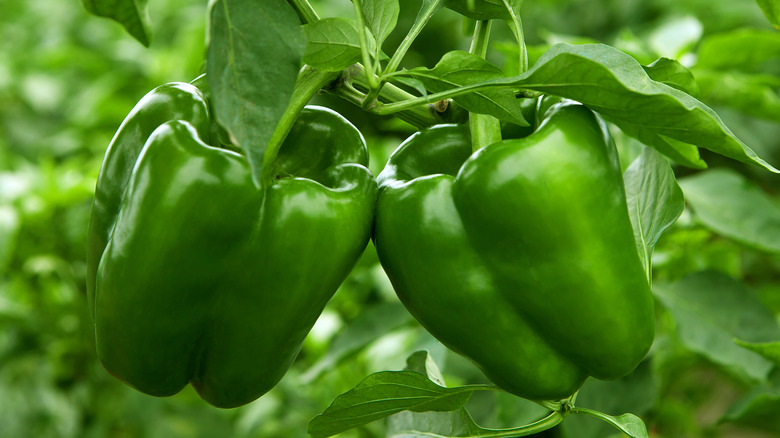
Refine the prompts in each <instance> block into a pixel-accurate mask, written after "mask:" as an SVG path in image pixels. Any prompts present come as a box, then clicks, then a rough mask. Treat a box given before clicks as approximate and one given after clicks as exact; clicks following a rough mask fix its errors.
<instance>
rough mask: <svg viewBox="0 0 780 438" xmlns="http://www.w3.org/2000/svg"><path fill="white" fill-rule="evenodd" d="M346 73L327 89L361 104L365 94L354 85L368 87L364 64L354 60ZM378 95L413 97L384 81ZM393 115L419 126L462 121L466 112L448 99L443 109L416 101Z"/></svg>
mask: <svg viewBox="0 0 780 438" xmlns="http://www.w3.org/2000/svg"><path fill="white" fill-rule="evenodd" d="M345 73H347V74H348V75H349V77H348V78H346V80H344V81H343V83H342V84H341V85H339V86H337V87H335V88H332V89H330V90H328V92H330V93H333V94H336V95H338V96H339V97H341V98H343V99H346V100H348V101H350V102H352V103H354V104H356V105H361V103H362V102H363V101H364V100H365V94H364V93H363V92H361V91H359V90H358V89H356V88H355V87H354V86H357V87H359V88H361V89H363V90H368V88H369V87H368V82H367V81H366V76H365V74H364V73H363V66H362V65H360V64H355V65H353V66H352V67H350V68H349V69H347V70H345ZM353 85H354V86H353ZM379 99H380V100H383V101H385V102H403V101H407V100H410V99H415V96H413V95H412V94H409V93H407V92H406V91H404V90H402V89H401V88H398V87H396V86H395V85H393V84H385V86H384V87H382V89H381V91H380V93H379ZM379 105H382V104H381V103H380V104H379ZM368 111H369V112H371V113H374V114H376V112H375V111H374V107H370V108H368ZM396 117H398V118H399V119H401V120H403V121H405V122H407V123H409V124H410V125H412V126H414V127H415V128H418V129H420V128H424V127H426V126H430V125H435V124H437V123H464V122H465V121H466V118H467V117H468V113H467V112H466V111H465V110H464V109H463V108H461V107H460V106H459V105H457V104H454V103H451V102H450V103H449V105H447V107H446V108H445V109H438V108H435V107H434V106H433V105H416V106H413V107H410V108H408V109H405V110H403V111H401V112H398V113H397V114H396Z"/></svg>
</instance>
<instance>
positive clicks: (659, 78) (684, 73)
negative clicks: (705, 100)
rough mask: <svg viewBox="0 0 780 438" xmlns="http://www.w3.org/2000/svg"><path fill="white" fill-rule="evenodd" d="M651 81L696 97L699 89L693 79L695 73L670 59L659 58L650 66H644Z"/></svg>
mask: <svg viewBox="0 0 780 438" xmlns="http://www.w3.org/2000/svg"><path fill="white" fill-rule="evenodd" d="M642 68H644V69H645V72H647V75H648V76H650V79H652V80H654V81H656V82H660V83H662V84H666V85H668V86H670V87H673V88H676V89H678V90H680V91H682V92H685V93H688V94H690V95H691V96H694V97H696V96H697V95H698V94H699V87H698V85H697V84H696V80H695V79H694V78H693V73H691V71H690V70H688V69H687V68H685V66H684V65H682V64H680V63H679V62H677V61H675V60H673V59H669V58H658V59H657V60H655V62H653V63H652V64H650V65H647V66H642Z"/></svg>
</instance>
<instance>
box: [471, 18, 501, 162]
mask: <svg viewBox="0 0 780 438" xmlns="http://www.w3.org/2000/svg"><path fill="white" fill-rule="evenodd" d="M490 28H491V22H490V21H488V20H482V21H477V23H476V25H475V26H474V38H473V39H472V40H471V49H469V51H470V52H471V53H473V54H475V55H477V56H479V57H480V58H483V59H484V58H485V55H487V47H488V40H489V39H490ZM469 130H470V131H471V150H472V151H473V152H476V151H478V150H480V149H482V148H483V147H485V146H487V145H489V144H493V143H497V142H499V141H501V123H500V122H499V121H498V119H497V118H495V117H493V116H490V115H486V114H477V113H470V114H469Z"/></svg>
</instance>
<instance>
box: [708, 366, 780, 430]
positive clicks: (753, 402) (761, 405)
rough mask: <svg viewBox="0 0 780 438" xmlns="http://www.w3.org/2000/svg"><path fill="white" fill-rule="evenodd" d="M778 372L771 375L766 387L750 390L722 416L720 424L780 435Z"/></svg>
mask: <svg viewBox="0 0 780 438" xmlns="http://www.w3.org/2000/svg"><path fill="white" fill-rule="evenodd" d="M778 412H780V371H775V372H774V373H772V376H771V382H770V385H768V386H763V385H762V386H758V387H755V388H753V389H751V390H750V391H749V392H748V393H747V394H745V396H744V397H742V398H741V399H739V400H737V401H736V403H734V404H733V405H731V406H730V407H729V409H728V410H727V411H726V413H725V414H723V417H721V419H720V422H732V423H737V424H741V425H745V426H749V427H754V428H758V429H763V430H766V431H769V432H772V433H773V436H776V435H777V434H780V415H777V413H778Z"/></svg>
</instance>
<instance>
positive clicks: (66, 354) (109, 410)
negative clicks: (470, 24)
mask: <svg viewBox="0 0 780 438" xmlns="http://www.w3.org/2000/svg"><path fill="white" fill-rule="evenodd" d="M150 3H151V4H150V15H151V17H152V22H153V33H154V37H153V38H154V40H153V43H152V45H151V48H149V49H145V48H143V47H142V46H141V45H140V44H138V43H137V42H136V41H135V40H133V39H132V38H131V37H130V36H128V35H126V34H125V33H124V32H123V30H122V29H121V27H120V26H119V25H117V24H115V23H113V22H110V21H108V20H105V19H99V18H96V17H92V16H89V15H88V14H87V13H86V12H85V11H84V10H83V8H82V6H81V4H80V3H79V2H78V1H77V0H68V1H54V0H39V1H35V2H11V1H5V2H0V17H3V20H2V21H3V23H2V25H0V437H218V436H219V437H223V436H234V437H304V436H305V435H306V434H305V431H306V425H307V423H308V421H309V420H310V419H311V418H312V417H313V416H314V415H316V414H318V413H319V412H321V411H322V410H324V408H326V407H327V406H328V404H329V403H330V401H331V400H332V399H333V398H334V397H335V396H336V395H338V394H340V393H342V392H344V391H346V390H348V389H349V388H351V387H352V386H354V385H355V384H356V383H357V382H358V381H359V380H361V379H362V378H363V377H365V376H366V375H368V374H369V373H371V372H375V371H379V370H392V369H401V368H403V366H404V363H405V359H406V357H407V356H408V355H409V354H411V353H412V352H414V351H417V350H420V349H427V350H429V351H430V352H431V353H432V354H433V356H434V357H435V358H436V360H437V362H438V364H439V366H440V367H441V368H442V369H443V372H444V374H445V377H446V378H447V380H448V383H450V384H453V385H454V384H460V383H475V382H484V381H485V378H484V377H483V376H482V375H481V374H480V373H479V371H477V370H476V369H475V368H474V366H473V365H471V364H470V363H469V362H468V361H467V360H465V359H463V358H460V357H458V356H456V355H454V354H451V353H449V352H448V351H447V350H446V349H445V348H444V347H443V346H441V345H440V344H439V343H438V342H436V341H435V340H434V339H433V338H431V337H430V336H429V335H428V334H426V333H425V332H424V331H423V330H422V329H421V328H420V327H419V325H417V323H416V322H414V321H413V319H411V317H410V316H409V315H408V313H407V312H406V311H405V310H404V309H403V307H402V306H401V305H400V304H399V303H398V301H397V299H396V298H395V295H394V293H393V291H392V288H391V286H390V284H389V281H388V280H387V278H386V276H385V275H384V273H383V271H382V269H381V267H380V266H379V264H378V262H377V258H376V254H375V252H374V250H373V247H371V246H370V245H369V248H368V249H367V250H366V253H365V255H364V257H363V259H362V260H361V261H360V263H359V264H358V266H357V267H356V268H355V269H354V271H353V272H352V274H351V275H350V276H349V278H348V279H347V280H346V281H345V282H344V284H343V285H342V286H341V288H340V289H339V291H338V293H337V294H336V296H335V297H334V299H333V300H332V301H331V303H330V304H329V305H328V308H327V309H326V311H325V313H324V314H323V316H322V317H321V319H320V320H319V321H318V323H317V325H316V326H315V329H314V330H313V331H312V333H311V335H310V336H309V338H308V339H307V341H306V343H305V345H304V348H303V351H302V352H301V355H300V357H299V358H298V360H297V361H296V363H295V365H294V367H293V368H292V369H291V370H290V372H289V373H288V374H287V376H286V377H285V378H284V379H283V380H282V382H281V383H280V384H279V385H278V386H277V387H276V388H275V389H274V390H272V391H271V392H270V393H268V394H267V395H265V396H264V397H262V398H261V399H259V400H257V401H256V402H254V403H251V404H249V405H247V406H245V407H242V408H238V409H234V410H218V409H215V408H212V407H210V406H208V405H206V404H205V403H204V402H202V401H201V400H200V399H199V398H198V396H197V395H196V394H195V393H194V391H192V390H191V389H187V390H185V391H183V392H182V393H181V394H179V395H177V396H175V397H172V398H167V399H158V398H153V397H149V396H146V395H143V394H140V393H138V392H136V391H134V390H132V389H131V388H129V387H127V386H125V385H123V384H122V383H120V382H118V381H117V380H115V379H114V378H112V377H111V376H109V375H108V374H107V373H106V372H105V371H104V370H103V368H102V367H101V366H100V364H99V361H98V360H97V357H96V355H95V353H94V342H93V333H92V323H91V320H90V317H89V315H88V310H87V309H88V307H87V304H86V301H85V300H86V298H85V271H86V270H85V261H84V258H85V252H86V249H85V246H86V230H87V222H88V219H89V212H90V207H91V197H92V194H93V190H94V184H95V180H96V178H97V173H98V170H99V168H100V162H101V159H102V154H103V152H104V151H105V147H106V145H107V144H108V142H109V140H110V139H111V136H112V135H113V132H114V131H115V129H116V128H117V127H118V126H119V124H120V123H121V121H122V119H123V118H124V116H125V115H126V114H127V113H128V112H129V111H130V109H131V108H132V107H133V105H134V104H135V102H137V101H138V100H139V99H140V98H141V97H142V96H143V95H144V94H145V93H146V92H147V91H149V90H150V89H152V88H153V87H155V86H157V85H159V84H162V83H165V82H169V81H189V80H191V79H192V78H194V77H195V76H197V75H198V74H199V73H200V72H201V70H202V67H203V66H202V63H203V52H204V41H205V37H204V36H205V21H206V20H205V18H206V3H207V2H206V1H198V2H195V1H185V0H167V1H160V2H150ZM312 3H313V5H314V6H315V8H316V9H317V10H318V11H319V12H320V15H321V16H346V17H351V16H352V6H351V4H350V3H349V2H348V1H346V0H318V1H312ZM419 3H420V2H419V0H401V7H402V11H401V14H402V15H401V19H400V21H399V26H398V28H397V30H396V31H395V32H394V33H393V35H392V36H391V37H390V39H389V40H388V42H387V45H386V47H385V51H387V52H391V51H392V50H393V49H394V46H395V45H397V44H398V43H399V42H400V40H401V39H402V37H403V34H404V32H405V30H406V29H408V27H409V26H410V25H411V22H412V21H413V19H414V16H415V14H416V11H417V8H418V7H419ZM523 13H524V23H525V29H526V37H527V39H528V41H529V43H530V44H531V46H532V50H531V57H532V59H533V58H535V57H538V55H539V54H540V53H542V52H543V50H545V48H546V47H548V46H549V45H550V44H553V43H556V42H560V41H566V42H572V43H578V42H590V41H599V42H605V43H608V44H612V45H614V46H616V47H618V48H620V49H621V50H624V51H626V52H627V53H630V54H631V55H633V56H635V57H636V58H637V59H638V60H639V61H640V62H642V63H643V64H648V63H650V62H652V61H653V60H655V59H657V58H658V57H660V56H666V57H670V58H675V59H679V60H680V61H681V62H683V63H684V64H686V65H687V66H689V67H690V68H691V69H692V71H693V73H694V75H695V76H696V78H697V81H698V84H699V88H700V90H701V92H700V93H701V94H700V96H699V97H700V99H702V100H703V101H704V102H705V103H707V104H708V105H711V106H712V107H714V108H715V109H716V110H717V111H718V112H719V114H721V116H722V117H723V118H724V120H725V121H726V123H727V124H728V126H730V127H731V129H732V130H733V131H734V132H735V133H736V134H737V135H738V136H740V138H742V139H743V140H744V141H745V142H746V143H748V144H749V145H750V146H751V147H752V148H754V149H755V150H756V151H757V152H759V154H760V155H762V156H763V157H764V158H765V159H767V160H768V161H770V162H771V163H773V164H775V165H776V166H777V165H778V164H780V124H779V122H780V97H778V94H777V92H778V90H779V89H780V76H778V74H780V36H778V32H777V31H774V30H772V29H771V27H770V26H769V24H768V22H767V20H766V18H765V17H764V16H763V15H762V13H761V10H760V9H759V8H758V6H756V4H755V3H754V2H752V1H741V2H734V1H728V0H599V1H595V0H527V1H526V5H525V6H524V11H523ZM465 28H466V27H465V26H464V21H463V20H462V19H461V18H460V17H459V16H457V15H456V14H454V13H451V12H449V11H442V12H441V13H439V14H438V15H437V16H436V17H435V18H434V19H433V20H432V22H431V24H430V25H429V26H428V27H427V28H426V30H425V31H424V34H423V35H422V36H421V37H420V38H419V39H418V42H417V43H416V44H415V45H414V46H413V50H412V51H411V52H410V53H409V56H408V57H407V58H406V60H405V63H404V65H406V66H408V67H412V66H417V65H426V66H432V65H433V64H434V63H435V62H436V61H437V60H438V59H439V57H440V56H441V55H442V54H443V53H444V52H446V51H448V50H452V49H465V48H467V47H468V43H469V37H468V35H467V34H468V32H464V29H465ZM493 42H494V46H493V50H492V51H491V52H490V54H489V58H490V59H491V61H493V62H495V63H496V64H498V65H500V66H502V67H503V68H505V69H506V71H507V72H510V73H511V72H512V71H514V70H515V69H516V68H517V66H516V65H512V60H514V58H515V57H514V56H507V55H511V54H512V53H513V51H514V50H516V47H515V46H514V45H513V43H512V37H511V34H510V33H509V31H508V29H506V28H503V26H498V27H497V28H496V31H495V34H494V38H493ZM748 49H750V50H748ZM317 100H318V103H320V104H324V105H327V106H330V107H333V108H335V109H337V110H339V111H341V112H342V113H343V114H345V115H346V116H347V117H348V118H349V119H350V120H352V121H353V122H354V123H355V124H356V125H357V126H358V127H359V128H360V129H361V130H362V131H363V132H364V134H365V135H366V138H367V141H368V143H369V146H370V149H371V168H372V170H373V171H374V172H375V173H378V172H379V171H380V170H381V168H382V166H383V164H384V162H385V160H386V159H387V157H388V155H389V154H390V152H392V150H393V149H394V148H395V147H396V146H397V145H398V144H399V143H400V142H401V141H402V140H403V138H404V137H405V136H407V135H408V134H410V133H411V132H412V128H411V127H410V126H408V125H406V124H404V123H403V122H400V121H397V120H395V119H393V118H380V117H376V116H372V115H369V114H366V113H363V112H361V111H360V110H359V109H357V108H356V107H354V106H352V105H351V104H349V103H346V102H344V101H341V100H339V99H337V98H335V97H332V96H320V97H318V98H317ZM613 128H614V127H613ZM613 132H614V133H615V135H616V139H617V142H618V146H619V148H620V151H621V154H622V155H621V158H622V161H624V162H625V164H626V165H627V164H628V163H630V158H631V157H633V156H635V155H636V153H637V151H638V150H639V149H640V148H641V147H642V146H641V145H638V144H636V142H635V141H633V140H630V139H628V138H626V137H625V136H623V135H621V134H620V132H619V131H618V130H617V129H613ZM702 152H703V153H704V152H705V151H702ZM704 158H705V159H706V160H707V161H708V162H709V163H710V164H711V166H712V167H717V168H718V170H717V171H714V170H711V171H706V172H703V173H699V174H696V175H694V174H692V173H691V172H690V171H689V170H687V169H683V168H675V171H676V172H677V174H678V177H680V181H681V185H682V186H683V189H684V190H685V194H686V198H687V199H688V206H689V207H690V208H689V209H687V210H686V213H685V214H684V215H683V217H682V218H681V220H680V221H679V222H678V224H676V225H675V226H674V227H673V228H672V229H671V230H670V231H668V232H667V233H666V234H665V235H664V237H662V239H661V242H660V243H659V245H658V247H657V251H656V255H655V257H654V259H653V262H654V282H655V283H654V286H655V287H654V292H655V293H656V296H657V298H658V300H657V304H658V305H657V309H658V336H657V341H656V344H655V345H654V347H653V350H652V351H651V353H650V355H649V357H648V359H647V360H646V361H645V362H644V363H643V364H642V365H641V366H640V367H639V368H638V369H637V370H636V371H635V372H634V373H632V374H631V375H629V376H627V377H626V378H624V379H621V380H619V381H616V382H600V381H589V382H588V383H586V385H585V387H584V388H583V390H582V391H581V393H580V396H579V398H578V402H579V404H581V405H582V406H585V407H590V408H594V409H599V410H603V411H605V412H607V413H611V414H620V413H623V412H633V413H635V414H638V415H640V416H641V417H642V418H644V419H645V420H646V422H647V424H648V427H649V430H650V431H651V436H654V437H769V436H779V435H780V420H778V418H780V417H778V416H777V415H776V413H777V412H780V373H778V372H777V370H776V367H777V364H776V363H775V362H773V361H772V360H770V359H767V358H765V357H764V356H762V355H760V354H757V353H754V352H752V351H750V350H748V349H745V348H743V347H739V346H737V345H736V344H735V343H734V341H733V340H734V338H738V339H741V340H743V341H753V342H760V341H771V340H774V341H776V340H778V339H780V329H778V328H777V315H778V314H779V313H780V275H779V274H780V269H778V268H779V267H780V266H779V263H778V262H780V258H779V257H778V254H779V253H780V204H778V201H777V199H776V197H775V195H776V193H777V191H778V189H780V183H779V181H778V178H777V177H776V176H772V175H770V174H768V173H767V172H763V171H761V170H760V169H757V168H750V167H746V166H744V165H741V164H738V163H734V162H731V161H729V160H725V159H722V158H720V157H718V156H714V155H711V154H706V153H705V154H704ZM765 356H771V355H765ZM468 408H469V409H470V411H471V412H472V414H473V416H474V417H475V419H476V420H477V422H478V423H480V424H481V425H483V426H488V427H509V426H517V425H520V424H523V423H525V422H527V421H530V420H533V419H535V418H537V417H538V416H539V415H540V412H539V408H537V407H536V406H535V405H533V404H530V403H528V402H526V401H523V400H521V399H518V398H515V397H512V396H509V395H505V394H494V393H490V394H476V395H475V396H474V397H473V399H472V400H471V401H470V402H469V405H468ZM613 433H614V432H613V431H612V430H610V429H609V428H606V429H605V428H604V427H603V425H602V424H600V423H599V422H598V421H597V420H592V419H589V418H584V419H581V418H569V419H567V421H566V422H564V424H563V425H562V426H561V427H558V428H556V429H554V430H552V431H548V432H546V433H545V434H544V435H545V436H555V437H558V436H562V437H577V438H590V437H602V436H610V434H613ZM342 436H344V437H366V438H368V437H381V436H385V428H384V424H383V423H381V422H380V423H376V424H372V425H369V426H368V427H365V428H362V429H360V430H355V431H350V432H348V433H345V434H343V435H342Z"/></svg>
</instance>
